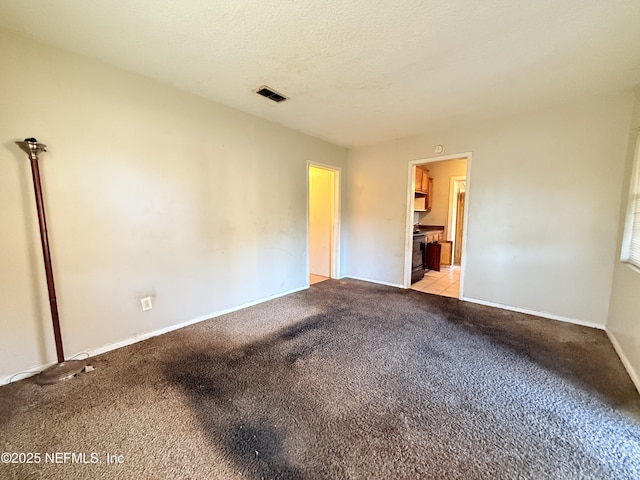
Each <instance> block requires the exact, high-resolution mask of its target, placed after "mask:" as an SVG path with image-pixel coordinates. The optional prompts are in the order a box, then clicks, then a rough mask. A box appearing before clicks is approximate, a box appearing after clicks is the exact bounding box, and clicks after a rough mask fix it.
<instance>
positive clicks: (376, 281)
mask: <svg viewBox="0 0 640 480" xmlns="http://www.w3.org/2000/svg"><path fill="white" fill-rule="evenodd" d="M341 278H351V279H353V280H361V281H363V282H369V283H377V284H378V285H386V286H387V287H395V288H404V286H403V285H402V284H399V283H389V282H383V281H381V280H371V279H370V278H363V277H354V276H353V275H345V276H343V277H341Z"/></svg>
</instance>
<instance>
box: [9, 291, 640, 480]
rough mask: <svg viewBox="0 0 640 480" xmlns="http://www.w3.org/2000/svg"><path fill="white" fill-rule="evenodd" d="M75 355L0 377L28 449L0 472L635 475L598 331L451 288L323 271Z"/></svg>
mask: <svg viewBox="0 0 640 480" xmlns="http://www.w3.org/2000/svg"><path fill="white" fill-rule="evenodd" d="M91 364H92V365H93V366H95V367H96V370H95V371H93V372H90V373H84V374H82V375H80V376H78V377H77V378H75V379H73V380H71V381H68V382H63V383H61V384H58V385H55V386H49V387H38V386H36V385H35V384H34V383H33V381H31V380H25V381H21V382H17V383H14V384H11V385H7V386H3V387H1V388H0V407H1V411H0V413H1V415H0V452H36V453H39V454H40V459H39V460H37V459H35V458H34V456H32V458H31V460H32V461H35V462H36V463H32V464H0V478H3V479H14V478H15V479H27V478H29V479H31V478H47V479H74V478H87V479H98V478H105V479H106V478H109V479H111V478H136V479H147V478H157V479H183V478H190V479H246V478H249V479H260V478H284V479H286V478H292V479H293V478H301V479H306V478H309V479H315V478H318V479H321V478H328V479H329V478H330V479H364V478H367V479H392V478H438V479H440V478H464V479H476V478H505V479H507V478H508V479H512V478H513V479H515V478H522V479H539V478H541V479H545V478H548V479H559V478H562V479H588V478H597V479H638V478H640V397H639V396H638V394H637V392H636V391H635V389H634V387H633V384H632V383H631V381H630V379H629V377H628V376H627V374H626V372H625V371H624V369H623V367H622V365H621V363H620V361H619V359H618V358H617V356H616V354H615V352H614V351H613V348H612V347H611V345H610V344H609V342H608V340H607V337H606V335H605V334H604V332H601V331H598V330H594V329H589V328H584V327H579V326H575V325H570V324H564V323H560V322H554V321H551V320H545V319H541V318H537V317H531V316H527V315H523V314H517V313H513V312H506V311H502V310H497V309H492V308H488V307H483V306H479V305H473V304H469V303H465V302H460V301H458V300H456V299H452V298H444V297H436V296H432V295H428V294H424V293H421V292H416V291H411V290H408V291H404V290H399V289H395V288H390V287H383V286H378V285H373V284H368V283H365V282H359V281H355V280H340V281H337V280H329V281H325V282H322V283H318V284H316V285H313V286H312V287H311V288H310V289H309V290H306V291H303V292H299V293H296V294H293V295H289V296H287V297H283V298H280V299H277V300H273V301H270V302H266V303H263V304H260V305H257V306H255V307H251V308H248V309H245V310H242V311H238V312H235V313H232V314H229V315H225V316H223V317H218V318H215V319H212V320H209V321H206V322H202V323H199V324H197V325H194V326H191V327H188V328H184V329H181V330H177V331H174V332H172V333H169V334H166V335H163V336H161V337H155V338H152V339H150V340H147V341H145V342H141V343H138V344H135V345H132V346H129V347H126V348H122V349H119V350H117V351H113V352H109V353H107V354H104V355H100V356H98V357H96V358H94V359H92V361H91ZM56 452H57V454H58V456H57V457H56V456H55V453H56ZM65 452H67V453H69V454H70V453H76V454H78V453H84V457H82V456H81V455H76V456H75V457H71V456H69V455H68V456H67V457H65V456H64V454H65ZM14 458H15V459H16V460H18V461H20V460H27V458H26V457H21V458H18V457H14ZM55 461H57V462H58V463H53V462H55ZM81 461H84V462H86V463H78V462H81ZM94 461H95V462H96V463H92V462H94Z"/></svg>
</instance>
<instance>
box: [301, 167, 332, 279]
mask: <svg viewBox="0 0 640 480" xmlns="http://www.w3.org/2000/svg"><path fill="white" fill-rule="evenodd" d="M339 192H340V169H338V168H335V167H330V166H327V165H321V164H315V163H314V164H311V163H310V164H309V188H308V193H309V196H308V205H309V210H308V219H309V230H308V232H309V236H308V238H309V283H310V284H313V283H318V282H321V281H323V280H327V279H329V278H338V275H339V264H338V263H339V260H338V259H339V238H340V221H339V211H340V210H339V200H340V198H339Z"/></svg>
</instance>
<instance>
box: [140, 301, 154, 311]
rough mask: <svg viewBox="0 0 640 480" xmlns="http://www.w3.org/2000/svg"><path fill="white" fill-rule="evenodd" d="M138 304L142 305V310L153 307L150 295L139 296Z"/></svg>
mask: <svg viewBox="0 0 640 480" xmlns="http://www.w3.org/2000/svg"><path fill="white" fill-rule="evenodd" d="M140 304H141V305H142V311H143V312H146V311H147V310H151V309H152V308H153V304H152V303H151V297H144V298H141V299H140Z"/></svg>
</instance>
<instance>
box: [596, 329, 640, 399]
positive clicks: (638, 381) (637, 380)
mask: <svg viewBox="0 0 640 480" xmlns="http://www.w3.org/2000/svg"><path fill="white" fill-rule="evenodd" d="M604 331H605V332H606V333H607V336H608V337H609V341H610V342H611V345H613V349H614V350H615V351H616V353H617V354H618V357H620V361H621V362H622V365H624V368H625V369H626V370H627V373H628V374H629V377H630V378H631V381H632V382H633V384H634V385H635V386H636V390H638V393H640V376H639V375H638V373H637V372H636V371H635V369H634V368H633V365H631V362H630V361H629V360H628V359H627V356H626V355H625V354H624V350H623V349H622V347H621V346H620V344H619V343H618V340H617V339H616V337H615V335H614V334H613V332H611V331H610V330H609V329H606V328H605V330H604Z"/></svg>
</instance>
